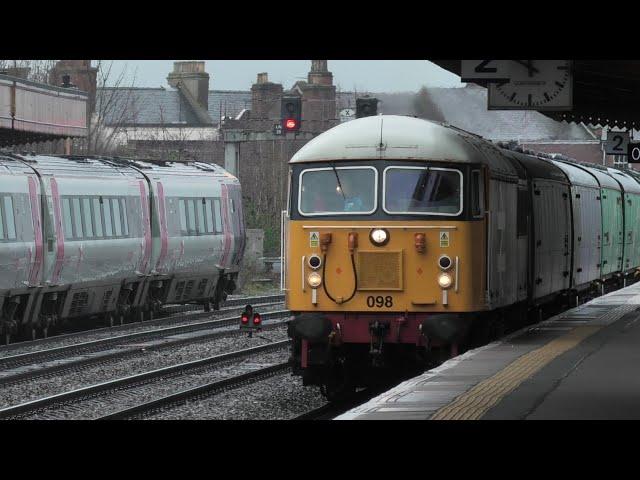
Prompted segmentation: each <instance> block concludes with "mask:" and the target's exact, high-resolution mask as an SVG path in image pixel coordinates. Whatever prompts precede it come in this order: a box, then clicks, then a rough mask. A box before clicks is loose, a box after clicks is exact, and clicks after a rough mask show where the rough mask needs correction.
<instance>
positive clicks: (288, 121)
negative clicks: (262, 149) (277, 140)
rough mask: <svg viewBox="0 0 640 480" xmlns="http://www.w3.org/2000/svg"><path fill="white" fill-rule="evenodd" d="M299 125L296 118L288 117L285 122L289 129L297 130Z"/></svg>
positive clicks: (285, 126)
mask: <svg viewBox="0 0 640 480" xmlns="http://www.w3.org/2000/svg"><path fill="white" fill-rule="evenodd" d="M297 126H298V122H296V119H295V118H287V119H286V120H285V122H284V128H286V129H287V130H295V129H296V127H297Z"/></svg>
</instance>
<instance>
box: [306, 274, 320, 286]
mask: <svg viewBox="0 0 640 480" xmlns="http://www.w3.org/2000/svg"><path fill="white" fill-rule="evenodd" d="M307 283H308V284H309V286H310V287H311V288H318V287H319V286H320V285H321V284H322V277H321V276H320V274H319V273H318V272H311V273H310V274H309V276H308V277H307Z"/></svg>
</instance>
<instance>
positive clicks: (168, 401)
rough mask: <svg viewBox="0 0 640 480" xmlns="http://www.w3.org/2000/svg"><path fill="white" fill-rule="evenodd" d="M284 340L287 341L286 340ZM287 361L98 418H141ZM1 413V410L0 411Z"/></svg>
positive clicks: (281, 369) (255, 377) (276, 369)
mask: <svg viewBox="0 0 640 480" xmlns="http://www.w3.org/2000/svg"><path fill="white" fill-rule="evenodd" d="M284 342H286V343H288V340H285V341H284ZM290 368H291V367H290V365H289V363H288V362H283V363H277V364H275V365H270V366H268V367H264V368H260V369H258V370H254V371H251V372H247V373H243V374H240V375H236V376H234V377H230V378H225V379H222V380H216V381H214V382H210V383H207V384H205V385H200V386H197V387H194V388H189V389H187V390H182V391H180V392H176V393H173V394H170V395H167V396H165V397H162V398H158V399H156V400H152V401H150V402H144V403H141V404H138V405H135V406H133V407H130V408H126V409H123V410H120V411H118V412H115V413H112V414H108V415H105V416H103V417H100V418H99V419H98V420H130V419H142V418H146V417H148V416H151V415H154V414H156V413H159V412H162V411H164V410H167V409H172V408H175V407H178V406H180V405H184V404H186V403H187V402H192V401H198V400H202V399H205V398H208V397H210V396H213V395H216V394H218V393H222V392H226V391H228V390H232V389H234V388H238V387H242V386H244V385H247V384H249V383H254V382H259V381H260V380H264V379H265V378H269V377H272V376H275V375H279V374H282V373H285V372H288V371H289V370H290ZM0 413H1V412H0Z"/></svg>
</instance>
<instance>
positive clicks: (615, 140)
mask: <svg viewBox="0 0 640 480" xmlns="http://www.w3.org/2000/svg"><path fill="white" fill-rule="evenodd" d="M628 148H629V132H612V131H611V130H609V131H608V132H607V141H606V142H605V144H604V152H605V153H606V154H607V155H626V154H627V152H628ZM629 155H630V154H629Z"/></svg>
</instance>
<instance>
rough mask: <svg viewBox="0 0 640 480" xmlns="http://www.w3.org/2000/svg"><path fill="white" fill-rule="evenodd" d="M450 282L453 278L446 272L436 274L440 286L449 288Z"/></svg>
mask: <svg viewBox="0 0 640 480" xmlns="http://www.w3.org/2000/svg"><path fill="white" fill-rule="evenodd" d="M452 283H453V279H452V278H451V275H449V274H448V273H441V274H440V275H438V285H440V288H445V289H446V288H449V287H450V286H451V284H452Z"/></svg>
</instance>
